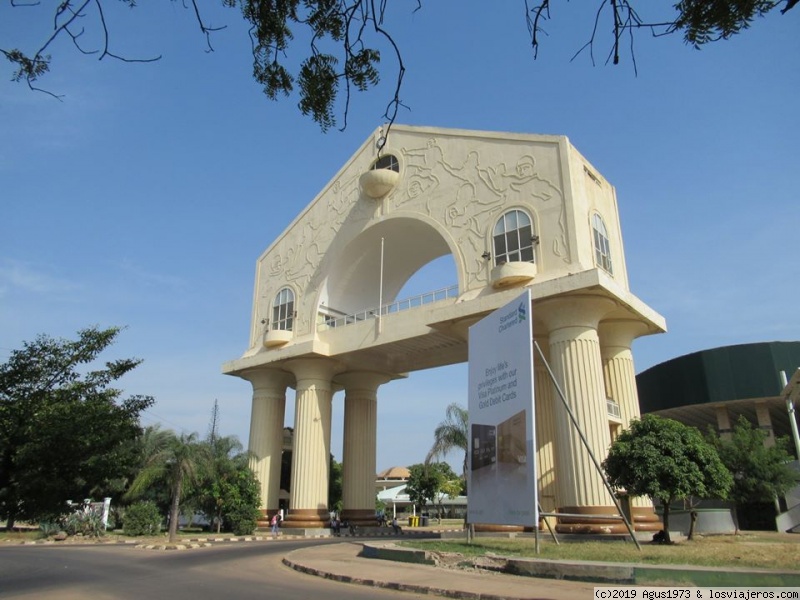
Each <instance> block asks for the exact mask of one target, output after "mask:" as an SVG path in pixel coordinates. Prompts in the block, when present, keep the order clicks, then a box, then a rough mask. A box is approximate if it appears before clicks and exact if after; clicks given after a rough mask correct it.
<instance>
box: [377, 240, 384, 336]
mask: <svg viewBox="0 0 800 600" xmlns="http://www.w3.org/2000/svg"><path fill="white" fill-rule="evenodd" d="M382 313H383V238H381V273H380V280H379V283H378V334H380V333H381V329H382V326H383V321H382V319H381V315H382Z"/></svg>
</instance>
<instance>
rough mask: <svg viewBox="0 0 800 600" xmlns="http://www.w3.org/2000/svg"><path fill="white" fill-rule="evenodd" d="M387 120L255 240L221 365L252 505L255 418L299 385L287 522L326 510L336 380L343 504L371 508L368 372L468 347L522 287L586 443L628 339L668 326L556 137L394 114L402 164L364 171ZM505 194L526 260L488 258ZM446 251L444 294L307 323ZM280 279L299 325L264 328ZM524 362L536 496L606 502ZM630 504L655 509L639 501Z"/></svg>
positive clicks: (609, 211) (597, 184) (583, 173)
mask: <svg viewBox="0 0 800 600" xmlns="http://www.w3.org/2000/svg"><path fill="white" fill-rule="evenodd" d="M383 135H385V131H384V130H383V129H378V130H376V131H375V132H374V133H373V134H372V136H371V137H369V138H368V139H367V140H366V141H365V142H364V144H362V146H361V147H360V148H359V149H358V150H356V152H355V153H354V154H353V155H352V156H351V157H350V158H349V159H348V160H347V161H346V162H345V163H344V165H343V166H342V168H341V169H340V170H339V171H338V172H337V173H336V174H335V175H334V177H333V178H332V179H331V181H330V182H329V183H328V184H327V185H326V186H325V187H324V188H323V189H322V190H321V191H320V193H319V194H318V195H317V196H316V197H315V198H314V199H313V200H312V201H311V202H310V203H309V204H308V205H307V206H306V207H305V208H304V209H303V210H301V211H299V213H298V215H297V217H296V218H295V219H294V220H293V221H292V223H290V224H289V225H288V227H287V228H286V229H285V231H284V232H283V233H282V234H281V235H280V236H278V237H277V239H275V240H274V241H273V242H272V243H271V244H270V245H269V247H268V248H267V250H266V251H265V252H264V253H263V254H262V255H261V256H260V257H259V259H258V261H257V265H256V283H255V287H254V299H253V313H252V325H251V327H252V329H251V336H250V346H249V348H248V349H247V350H246V352H245V353H244V354H243V355H242V356H241V357H240V358H238V359H236V360H233V361H231V362H229V363H227V364H226V365H225V366H224V367H223V370H224V372H225V373H227V374H230V375H236V376H239V377H243V378H245V379H247V380H249V381H251V383H252V384H253V420H254V425H253V428H252V429H251V441H250V446H251V449H252V450H254V451H255V453H256V454H258V456H259V457H260V459H259V463H258V465H257V466H258V467H259V469H260V470H261V471H262V474H261V475H260V477H262V478H263V479H265V481H262V486H263V490H262V493H263V494H264V501H265V505H264V506H263V507H262V508H263V510H264V511H265V512H268V511H270V510H274V509H275V508H276V507H275V505H273V504H271V503H273V502H274V501H275V499H276V498H277V495H276V493H275V492H276V490H275V489H274V487H275V478H276V471H275V469H277V468H278V467H279V460H277V458H278V456H276V454H278V453H279V449H278V446H277V445H275V444H270V443H268V441H269V439H270V436H271V435H272V434H268V433H267V432H268V431H269V432H274V431H281V428H282V427H283V420H282V416H281V415H282V414H283V409H282V406H283V405H284V402H285V395H286V394H287V393H291V392H290V391H289V390H290V389H292V388H294V390H295V392H294V393H295V396H296V398H295V421H294V422H295V428H296V433H297V437H296V440H295V441H296V443H297V448H296V453H295V455H294V461H295V463H296V464H295V465H293V473H294V474H296V475H297V476H298V477H300V478H302V481H299V480H298V482H297V485H295V482H294V480H293V483H292V488H293V489H292V493H291V501H290V506H289V508H290V514H289V516H288V519H287V522H288V523H293V524H294V526H297V527H313V526H316V525H323V524H324V522H325V519H326V515H327V512H326V508H327V507H325V506H324V504H325V497H326V489H327V477H326V476H327V460H328V452H329V444H330V421H331V416H332V412H333V410H332V405H331V398H332V395H333V393H334V391H335V390H338V389H344V391H345V407H344V412H345V415H344V420H345V423H347V424H348V431H350V432H357V433H355V434H350V433H348V434H347V435H348V440H346V443H345V449H344V456H343V462H344V463H345V464H348V465H350V466H349V467H348V481H346V482H345V484H344V485H345V488H346V494H345V497H346V498H347V499H348V500H347V503H348V505H347V506H345V511H346V512H347V511H350V512H349V514H350V517H352V518H353V519H356V518H364V519H367V521H368V517H369V513H370V512H371V511H372V510H374V505H373V502H372V500H371V498H372V496H371V495H372V493H373V492H374V487H373V486H374V480H373V478H374V474H375V473H374V457H375V448H376V440H375V433H376V421H377V419H378V418H379V415H378V395H379V391H378V388H379V387H381V386H383V385H384V384H387V382H390V381H391V380H392V379H396V378H399V377H404V376H407V375H408V374H409V373H411V374H412V376H413V372H414V371H417V370H422V369H428V368H435V367H439V366H443V365H448V364H456V363H460V362H464V361H466V360H467V359H468V348H467V345H468V344H467V330H468V327H469V326H470V325H471V324H473V323H475V322H477V321H478V320H479V319H480V318H481V317H483V316H484V315H486V314H488V313H490V312H491V311H492V310H495V309H496V308H498V307H500V306H503V305H504V304H506V303H507V302H509V301H510V300H512V299H513V298H515V297H517V295H518V294H519V293H520V291H521V290H522V289H523V288H529V289H530V291H531V297H532V302H533V305H532V315H533V326H534V336H535V337H537V338H538V339H539V340H541V342H542V343H543V344H546V345H547V348H545V352H546V353H547V354H548V355H549V358H548V360H549V361H550V363H551V365H552V366H553V371H554V373H555V376H556V378H557V379H558V384H559V386H560V388H561V389H563V390H564V391H565V395H566V398H565V402H567V403H568V405H569V406H570V407H571V409H572V410H573V411H574V412H575V414H578V415H582V417H581V418H582V419H583V420H584V421H586V422H585V423H582V425H581V426H582V429H583V431H584V432H585V433H586V434H587V436H588V437H589V438H590V441H591V444H590V446H591V448H592V449H593V451H596V453H597V454H602V453H603V452H604V451H605V449H606V447H607V445H608V438H609V435H610V434H609V422H610V419H611V412H610V411H609V405H608V404H607V398H608V397H611V398H612V399H613V400H615V401H617V402H618V403H619V404H620V406H622V407H624V409H625V410H624V412H623V414H624V419H622V420H623V423H622V424H623V425H624V424H625V423H624V421H625V420H626V419H628V418H629V415H632V414H634V408H635V407H634V404H635V403H636V398H635V395H634V394H633V393H632V392H631V390H633V389H634V387H632V386H634V385H635V384H634V383H633V382H634V380H633V363H632V354H631V351H630V346H631V343H632V341H633V339H635V338H636V337H639V336H641V335H649V334H654V333H659V332H663V331H664V330H665V322H664V319H663V317H661V316H660V315H659V314H658V313H656V312H655V311H653V310H652V309H651V308H650V307H648V306H646V305H645V304H644V303H643V302H641V300H639V299H638V298H637V297H636V296H634V295H633V293H632V292H631V290H630V289H629V285H628V279H627V271H626V266H625V256H624V250H623V245H622V233H621V225H620V219H619V210H618V207H617V199H616V193H615V190H614V187H613V186H612V185H611V184H610V183H609V182H607V181H606V180H605V179H604V178H603V177H602V175H600V174H599V173H598V172H597V171H596V170H595V169H594V167H592V166H591V164H590V163H589V162H588V161H587V160H586V159H585V158H584V157H583V156H582V155H581V154H580V153H579V152H578V151H577V150H576V149H575V148H574V147H573V146H572V145H571V144H570V142H569V140H568V139H567V138H566V137H564V136H550V135H532V134H531V135H529V134H515V133H497V132H479V131H465V130H453V129H440V128H430V127H408V126H401V125H395V126H393V127H392V130H391V133H390V135H389V142H388V144H387V145H386V146H385V148H384V149H383V152H384V153H391V154H393V155H394V156H395V157H396V158H397V161H398V171H397V172H389V171H390V169H382V170H381V171H383V172H375V171H371V167H372V165H373V164H374V162H375V160H376V159H377V158H378V145H377V144H376V141H377V140H378V138H380V137H381V136H383ZM515 209H516V210H522V211H524V212H525V213H526V214H528V215H529V216H530V217H531V220H532V224H533V226H534V234H535V235H538V236H539V244H538V245H537V246H536V247H535V261H536V263H535V264H533V263H523V262H511V263H506V264H504V265H494V261H493V260H492V259H493V256H491V255H492V254H493V253H494V250H493V232H494V226H495V224H496V222H497V219H498V218H499V217H500V215H502V214H503V213H504V212H507V211H509V210H515ZM594 211H597V212H598V213H599V214H600V215H601V216H602V218H603V220H604V222H605V225H606V229H607V233H608V236H609V241H610V244H611V250H612V258H613V261H614V262H613V269H614V272H613V273H607V272H605V271H603V270H602V269H600V268H598V267H597V266H596V265H595V260H594V242H593V236H592V232H591V214H592V213H593V212H594ZM381 239H383V242H384V252H383V267H384V270H383V271H384V272H383V293H382V294H381V293H380V279H381V277H380V270H381ZM487 253H488V255H487ZM444 255H450V256H451V257H452V260H453V269H454V273H453V275H454V277H453V280H449V281H443V282H442V286H441V287H444V286H448V285H451V284H452V283H455V282H457V283H458V291H459V294H458V295H457V297H451V296H447V297H445V298H439V299H437V300H436V301H435V302H431V303H427V304H424V305H423V304H421V303H420V304H419V305H418V306H415V307H413V308H410V309H408V310H404V311H397V312H393V313H391V314H386V315H383V316H382V317H381V319H370V318H366V317H365V316H363V315H366V314H368V313H362V318H350V319H344V321H343V323H342V326H339V325H338V324H337V325H336V326H335V327H334V326H330V324H329V323H327V322H326V323H325V324H324V325H322V326H321V325H320V320H321V317H320V313H321V312H322V311H323V308H324V309H326V310H327V309H335V310H336V311H337V313H341V314H344V315H347V316H348V317H352V316H353V314H354V313H358V312H360V311H365V310H369V309H377V308H378V306H379V304H380V303H381V302H383V303H389V302H391V301H393V300H396V299H398V298H397V295H398V294H399V293H400V292H401V290H402V288H403V285H404V284H405V283H406V282H407V281H408V280H409V278H410V277H412V276H413V274H414V273H415V272H417V271H418V270H419V269H420V268H422V267H424V266H425V265H426V264H428V263H429V262H430V261H431V260H433V259H436V258H438V257H441V256H444ZM487 256H488V258H487ZM285 286H288V287H290V288H291V289H292V290H293V291H294V293H295V302H296V306H295V307H296V311H297V316H296V320H295V323H294V325H295V327H294V331H293V332H292V333H291V335H285V334H284V335H282V336H280V335H279V336H276V339H274V340H270V342H271V343H269V344H265V343H264V342H265V341H267V340H265V338H266V337H268V334H269V332H266V335H265V331H264V329H265V327H267V326H268V323H267V322H268V321H269V319H270V318H271V309H272V302H273V300H274V297H275V295H276V294H277V293H278V291H279V290H280V289H281V288H282V287H285ZM536 367H537V374H538V380H537V384H536V389H537V391H536V394H537V396H538V397H539V398H540V399H541V400H542V402H543V405H542V410H541V411H539V409H537V411H539V412H540V413H541V414H539V416H540V417H541V418H542V419H543V421H542V423H541V425H542V428H541V431H540V434H541V435H542V438H541V446H540V448H538V449H537V452H538V454H537V461H538V462H539V463H540V466H541V467H542V473H543V476H542V480H541V481H540V485H541V489H542V490H543V492H544V493H545V495H546V496H547V500H546V504H547V505H548V506H549V507H556V508H560V509H567V510H566V512H570V513H580V514H597V513H598V512H599V513H601V514H605V513H607V512H608V511H609V510H613V507H610V504H611V502H610V497H607V496H606V492H605V491H604V490H603V489H602V482H601V478H600V477H599V475H598V474H597V473H595V472H593V471H592V469H590V468H588V467H587V465H588V463H587V462H586V460H585V459H584V458H582V455H583V450H582V448H581V446H580V444H578V443H577V442H576V439H577V437H576V436H574V435H573V433H574V432H573V431H572V430H571V428H570V426H569V424H565V423H561V421H563V419H561V417H559V416H558V415H559V414H560V410H561V409H560V400H559V401H557V396H556V395H555V393H554V389H553V387H552V386H551V382H550V381H549V380H547V379H545V374H544V373H543V372H542V369H541V367H542V365H536ZM388 385H391V384H390V383H388ZM545 405H546V406H545ZM545 408H546V410H545ZM628 409H630V410H628ZM615 418H616V421H615V422H619V420H620V419H619V418H618V417H615ZM559 423H561V425H559V426H556V425H558V424H559ZM352 436H355V437H352ZM365 457H369V459H370V460H362V459H363V458H365ZM600 458H602V456H601V457H600ZM267 480H268V481H267ZM634 508H637V509H644V511H645V512H649V513H652V508H651V507H649V506H638V507H634ZM648 518H649V515H648ZM615 523H618V522H615ZM612 524H613V523H612ZM597 525H598V523H597V522H596V521H593V520H592V519H587V520H586V521H585V522H584V520H583V519H580V518H579V519H577V521H576V520H575V519H574V518H573V519H572V520H571V521H562V522H561V523H560V526H562V527H565V528H566V529H567V530H568V531H573V532H576V531H584V532H588V531H597V530H598V529H597ZM605 528H606V524H602V527H601V529H603V530H605Z"/></svg>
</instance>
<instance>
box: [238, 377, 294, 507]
mask: <svg viewBox="0 0 800 600" xmlns="http://www.w3.org/2000/svg"><path fill="white" fill-rule="evenodd" d="M243 376H244V377H245V378H246V379H247V380H248V381H249V382H250V384H251V385H252V386H253V402H252V407H251V411H250V439H249V441H248V445H247V449H248V451H249V452H250V468H251V469H252V470H253V472H254V473H255V475H256V479H258V483H259V486H260V488H259V489H260V491H261V506H260V510H261V515H262V517H264V518H266V516H267V515H268V514H269V513H273V512H276V511H277V510H278V497H279V494H280V487H281V454H282V453H283V420H284V415H285V412H286V388H287V387H288V386H289V385H291V384H292V382H293V381H294V378H293V377H292V376H291V375H290V374H289V373H284V372H282V371H276V370H270V369H261V370H256V371H251V372H248V373H245V374H244V375H243ZM262 520H264V519H262Z"/></svg>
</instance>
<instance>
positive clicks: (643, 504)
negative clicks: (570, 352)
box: [598, 319, 662, 531]
mask: <svg viewBox="0 0 800 600" xmlns="http://www.w3.org/2000/svg"><path fill="white" fill-rule="evenodd" d="M646 332H647V326H646V325H645V323H643V322H641V321H634V320H632V319H609V320H607V321H603V322H602V323H601V324H600V327H599V328H598V333H599V336H600V354H601V357H602V359H603V374H604V376H605V383H606V395H607V396H608V397H609V398H611V399H612V400H614V401H615V402H616V403H617V404H618V405H619V408H620V417H621V421H622V427H623V428H625V429H627V428H628V427H629V426H630V422H631V420H632V419H638V418H639V417H640V416H641V409H640V407H639V392H638V390H637V388H636V371H635V369H634V366H633V353H632V352H631V344H632V343H633V340H634V339H636V338H637V337H639V336H641V335H644V334H645V333H646ZM604 458H605V457H604ZM630 506H631V518H632V520H633V523H632V524H633V526H634V529H636V530H637V531H660V530H661V529H662V526H661V522H660V521H659V519H658V516H657V515H656V513H655V509H654V508H653V502H652V500H651V499H650V498H649V497H648V496H636V497H635V498H631V499H630Z"/></svg>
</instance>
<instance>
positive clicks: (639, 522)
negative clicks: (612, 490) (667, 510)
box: [631, 506, 664, 532]
mask: <svg viewBox="0 0 800 600" xmlns="http://www.w3.org/2000/svg"><path fill="white" fill-rule="evenodd" d="M631 513H633V514H632V515H631V517H632V519H633V523H631V525H633V530H634V531H652V532H656V531H661V530H662V529H664V524H663V523H662V522H661V519H660V518H659V517H658V515H657V514H656V511H655V509H654V508H652V507H645V506H634V507H633V508H632V509H631Z"/></svg>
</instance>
